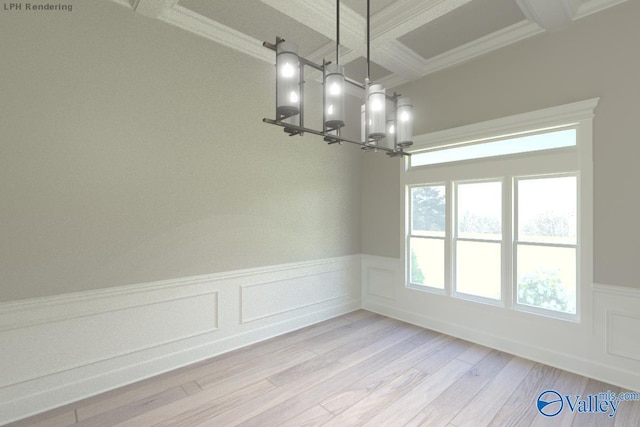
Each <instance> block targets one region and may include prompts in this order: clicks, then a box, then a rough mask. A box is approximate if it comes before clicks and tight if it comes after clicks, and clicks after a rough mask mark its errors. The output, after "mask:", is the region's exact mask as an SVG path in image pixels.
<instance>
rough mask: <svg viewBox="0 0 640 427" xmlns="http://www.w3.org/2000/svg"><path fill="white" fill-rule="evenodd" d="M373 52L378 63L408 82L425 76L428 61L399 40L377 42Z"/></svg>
mask: <svg viewBox="0 0 640 427" xmlns="http://www.w3.org/2000/svg"><path fill="white" fill-rule="evenodd" d="M373 50H374V52H375V61H376V62H378V63H379V64H380V65H382V66H383V67H385V68H386V69H387V70H389V71H392V72H394V73H395V74H398V75H400V76H401V77H403V78H404V79H406V80H414V79H417V78H420V77H422V76H423V75H424V70H425V68H426V67H427V61H426V60H425V59H424V58H423V57H422V56H420V55H418V54H417V53H415V52H414V51H413V50H411V49H409V48H408V47H407V46H406V45H404V44H402V43H400V42H399V41H398V40H395V39H390V40H386V41H378V40H376V43H374V45H373Z"/></svg>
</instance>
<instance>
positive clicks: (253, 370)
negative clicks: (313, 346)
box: [196, 349, 317, 389]
mask: <svg viewBox="0 0 640 427" xmlns="http://www.w3.org/2000/svg"><path fill="white" fill-rule="evenodd" d="M277 355H278V356H279V357H274V358H273V359H270V360H269V361H262V363H255V364H251V366H245V369H244V370H242V371H239V372H238V371H237V370H233V373H232V375H230V376H227V375H217V374H216V375H207V376H205V377H203V378H198V379H196V382H197V383H198V385H199V386H200V387H201V388H203V389H204V388H208V387H213V386H216V385H220V384H225V385H227V386H228V387H233V389H238V388H241V387H244V386H245V385H248V384H253V383H255V382H256V381H258V380H260V379H262V378H267V377H269V376H271V375H275V374H278V373H280V372H283V371H284V372H286V371H287V370H288V369H290V368H292V367H295V366H297V365H299V364H301V363H304V362H306V361H310V360H313V359H315V358H316V357H317V355H316V354H315V353H314V352H312V351H310V350H293V349H286V350H285V351H283V352H279V353H277Z"/></svg>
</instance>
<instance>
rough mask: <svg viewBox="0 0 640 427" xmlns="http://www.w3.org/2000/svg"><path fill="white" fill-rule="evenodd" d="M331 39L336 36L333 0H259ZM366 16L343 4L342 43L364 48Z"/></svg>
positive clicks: (353, 47) (353, 48)
mask: <svg viewBox="0 0 640 427" xmlns="http://www.w3.org/2000/svg"><path fill="white" fill-rule="evenodd" d="M260 1H262V2H263V3H264V4H266V5H268V6H271V7H272V8H274V9H276V10H278V11H279V12H281V13H283V14H285V15H287V16H289V17H290V18H292V19H295V20H296V21H298V22H300V23H302V24H303V25H305V26H307V27H309V28H311V29H312V30H314V31H316V32H318V33H320V34H322V35H323V36H325V37H327V38H328V39H330V40H335V39H336V13H335V3H334V2H333V1H332V0H296V1H291V0H284V1H283V0H260ZM364 27H365V20H364V18H363V17H362V16H360V15H359V14H358V13H357V12H355V11H353V10H352V9H350V8H348V7H346V6H343V5H341V7H340V44H341V45H344V46H346V47H347V48H349V49H351V50H359V51H361V52H363V49H364V47H363V41H364Z"/></svg>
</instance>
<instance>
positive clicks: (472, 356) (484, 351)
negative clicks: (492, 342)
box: [457, 344, 491, 365]
mask: <svg viewBox="0 0 640 427" xmlns="http://www.w3.org/2000/svg"><path fill="white" fill-rule="evenodd" d="M489 353H491V349H490V348H489V347H485V346H483V345H480V344H474V345H472V346H471V348H470V349H468V350H467V351H465V352H464V353H462V354H461V355H460V356H458V357H457V359H458V360H461V361H463V362H467V363H470V364H472V365H475V364H476V363H478V362H480V361H481V360H482V359H484V358H485V357H487V355H488V354H489Z"/></svg>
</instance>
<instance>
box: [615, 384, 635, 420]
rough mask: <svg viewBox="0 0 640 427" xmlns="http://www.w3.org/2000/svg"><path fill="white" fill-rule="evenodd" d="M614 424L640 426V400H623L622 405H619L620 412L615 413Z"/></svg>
mask: <svg viewBox="0 0 640 427" xmlns="http://www.w3.org/2000/svg"><path fill="white" fill-rule="evenodd" d="M622 391H625V390H622ZM614 426H615V427H626V426H640V401H637V400H625V401H621V402H620V406H619V407H618V412H617V413H616V415H615V421H614Z"/></svg>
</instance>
